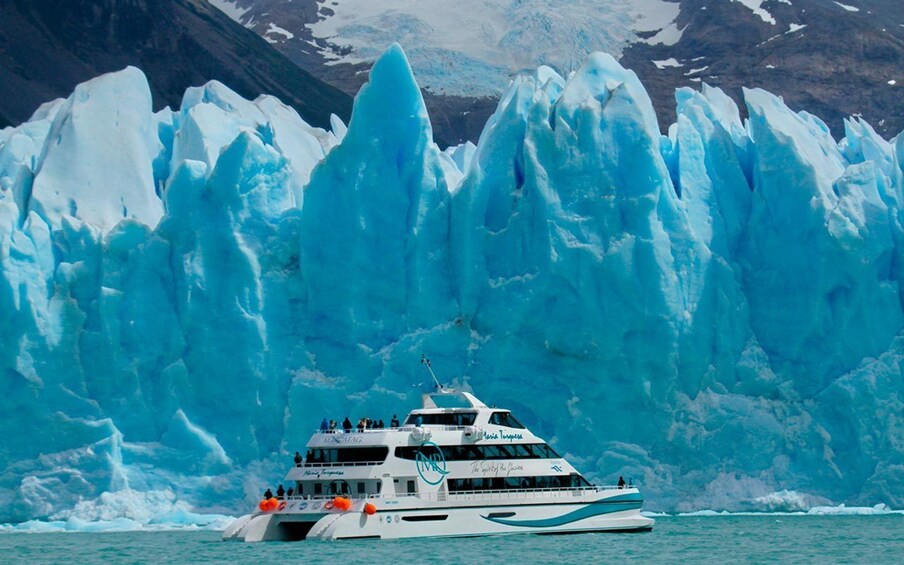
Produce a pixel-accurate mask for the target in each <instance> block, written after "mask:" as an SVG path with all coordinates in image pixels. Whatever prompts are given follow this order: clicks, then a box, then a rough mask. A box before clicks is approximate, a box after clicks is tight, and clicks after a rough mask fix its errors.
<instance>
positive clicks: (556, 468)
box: [552, 465, 562, 473]
mask: <svg viewBox="0 0 904 565" xmlns="http://www.w3.org/2000/svg"><path fill="white" fill-rule="evenodd" d="M552 470H553V471H558V472H559V473H561V472H562V468H561V467H559V466H558V465H553V466H552Z"/></svg>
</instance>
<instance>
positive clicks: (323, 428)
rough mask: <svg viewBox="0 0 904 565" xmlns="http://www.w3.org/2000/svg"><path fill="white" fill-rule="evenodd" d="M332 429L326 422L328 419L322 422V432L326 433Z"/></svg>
mask: <svg viewBox="0 0 904 565" xmlns="http://www.w3.org/2000/svg"><path fill="white" fill-rule="evenodd" d="M329 429H330V423H329V422H327V421H326V418H324V419H323V421H321V422H320V431H321V432H325V431H327V430H329Z"/></svg>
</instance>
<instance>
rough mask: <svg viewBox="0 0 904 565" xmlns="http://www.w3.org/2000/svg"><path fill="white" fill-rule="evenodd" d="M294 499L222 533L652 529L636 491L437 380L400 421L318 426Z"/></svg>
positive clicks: (262, 536)
mask: <svg viewBox="0 0 904 565" xmlns="http://www.w3.org/2000/svg"><path fill="white" fill-rule="evenodd" d="M286 482H287V483H288V484H289V485H291V486H292V487H293V494H292V496H289V497H284V498H281V499H279V500H277V501H275V502H274V503H273V504H272V505H269V506H268V505H264V504H262V506H265V507H266V508H268V509H267V510H266V511H264V510H258V511H256V512H254V513H253V514H249V515H246V516H242V517H241V518H238V519H236V520H235V521H234V522H233V523H232V524H230V525H229V527H227V529H226V531H225V532H224V533H223V538H224V539H237V540H244V541H264V540H302V539H357V538H383V539H390V538H408V537H427V536H474V535H488V534H510V533H525V532H531V533H541V534H555V533H577V532H600V531H606V532H613V531H623V532H624V531H644V530H649V529H651V528H652V526H653V520H652V519H650V518H647V517H645V516H642V515H641V514H640V508H641V505H642V503H643V499H642V497H641V494H640V492H639V491H638V489H637V488H634V487H631V486H628V487H617V486H611V487H610V486H596V485H591V484H589V483H588V482H587V481H586V480H585V479H584V477H583V476H581V474H580V473H578V471H577V470H575V469H574V467H572V466H571V465H570V464H569V463H568V461H566V460H565V459H564V458H563V457H562V456H561V455H559V454H558V453H556V451H555V450H553V449H552V448H551V447H550V446H549V445H548V444H547V443H546V442H545V441H543V440H542V439H540V438H539V437H537V436H535V435H534V434H533V433H531V431H530V430H528V429H527V428H525V427H524V426H523V425H522V424H521V423H520V422H519V421H518V420H517V419H516V418H515V417H514V416H513V415H512V413H511V412H510V411H509V410H504V409H499V408H492V407H489V406H487V405H485V404H484V403H483V402H481V401H480V400H478V399H477V398H476V397H474V395H472V394H469V393H467V392H461V391H455V390H449V389H443V388H442V387H439V386H437V390H436V391H435V392H433V393H429V394H425V395H424V396H423V406H422V407H421V408H420V409H417V410H413V411H412V412H411V413H410V414H408V416H407V418H406V419H405V420H404V422H402V425H401V426H398V427H394V428H386V429H367V430H364V431H351V432H344V431H343V430H341V429H340V430H318V431H317V432H315V433H314V435H313V436H312V437H311V439H310V441H309V442H308V444H307V454H306V457H305V458H304V461H303V462H302V463H301V464H299V465H297V466H295V467H293V468H292V469H291V470H290V471H289V473H288V475H287V476H286Z"/></svg>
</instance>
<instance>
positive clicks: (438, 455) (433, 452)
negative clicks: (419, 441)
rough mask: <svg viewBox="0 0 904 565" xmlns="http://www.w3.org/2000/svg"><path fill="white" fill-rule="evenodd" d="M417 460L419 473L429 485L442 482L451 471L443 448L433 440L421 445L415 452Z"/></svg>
mask: <svg viewBox="0 0 904 565" xmlns="http://www.w3.org/2000/svg"><path fill="white" fill-rule="evenodd" d="M415 461H416V463H417V474H418V475H420V476H421V478H422V479H424V482H425V483H427V484H428V485H438V484H440V483H441V482H443V479H444V478H445V477H446V475H448V474H449V471H447V470H446V458H445V456H444V455H443V450H442V449H440V448H439V446H438V445H436V444H435V443H433V442H432V441H428V442H426V443H424V444H423V445H421V448H420V449H418V450H417V452H416V453H415Z"/></svg>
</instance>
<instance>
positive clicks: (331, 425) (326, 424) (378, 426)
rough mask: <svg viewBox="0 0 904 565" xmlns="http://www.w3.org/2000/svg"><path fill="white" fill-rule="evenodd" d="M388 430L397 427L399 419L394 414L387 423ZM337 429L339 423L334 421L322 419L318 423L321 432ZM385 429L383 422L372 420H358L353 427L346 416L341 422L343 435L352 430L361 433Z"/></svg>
mask: <svg viewBox="0 0 904 565" xmlns="http://www.w3.org/2000/svg"><path fill="white" fill-rule="evenodd" d="M389 427H390V428H398V427H399V418H398V416H396V415H395V414H393V415H392V420H390V422H389ZM338 428H339V423H338V422H336V420H327V419H326V418H324V419H323V420H322V421H321V422H320V431H321V432H331V433H335V432H337V429H338ZM385 428H386V424H385V423H383V420H374V419H372V418H361V419H360V420H358V425H357V426H353V425H352V421H351V420H349V419H348V416H346V417H345V419H344V420H342V431H343V432H345V433H349V432H351V431H352V430H353V429H357V430H358V431H359V432H363V431H364V430H368V429H370V430H382V429H385Z"/></svg>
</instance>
